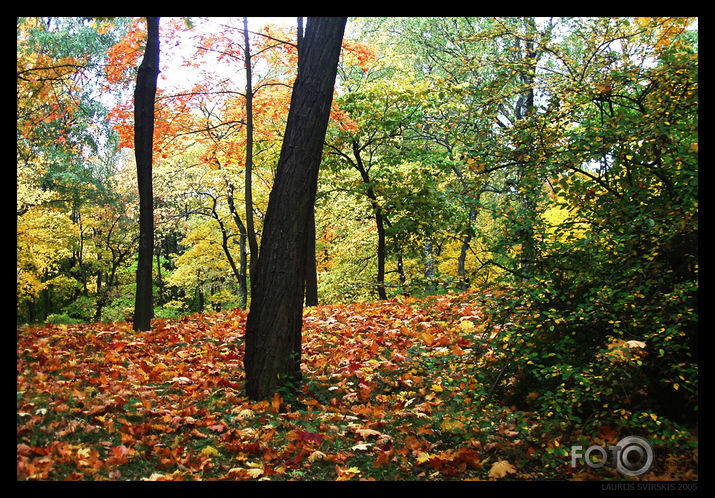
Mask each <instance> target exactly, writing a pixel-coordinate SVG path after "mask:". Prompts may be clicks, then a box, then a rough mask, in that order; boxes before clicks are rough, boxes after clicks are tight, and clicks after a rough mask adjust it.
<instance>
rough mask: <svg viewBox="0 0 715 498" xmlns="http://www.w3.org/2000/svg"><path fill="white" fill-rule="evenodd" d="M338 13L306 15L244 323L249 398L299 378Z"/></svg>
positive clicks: (340, 23)
mask: <svg viewBox="0 0 715 498" xmlns="http://www.w3.org/2000/svg"><path fill="white" fill-rule="evenodd" d="M345 22H346V18H325V17H321V18H309V19H308V22H307V26H306V29H305V34H304V36H303V40H302V42H301V46H302V47H301V53H300V55H301V56H300V58H299V61H298V76H297V78H296V80H295V84H294V85H293V94H292V97H291V104H290V109H289V112H288V120H287V123H286V128H285V134H284V139H283V146H282V148H281V154H280V159H279V160H278V166H277V169H276V177H275V182H274V185H273V189H272V190H271V194H270V197H269V200H268V208H267V211H266V217H265V221H264V226H263V233H262V237H261V247H260V252H259V255H258V261H257V262H256V265H255V269H254V270H253V271H252V272H251V287H252V289H251V307H250V311H249V313H248V319H247V322H246V339H245V348H246V350H245V357H244V366H245V370H246V392H247V394H248V396H249V398H251V399H253V400H259V399H266V398H268V397H270V396H271V395H272V394H273V393H274V392H275V391H276V389H277V388H278V387H281V386H286V387H289V386H291V385H293V386H295V383H297V382H298V381H300V379H301V373H300V358H301V331H302V326H303V298H304V289H305V268H306V265H305V258H306V251H307V247H308V244H307V237H308V230H307V227H308V224H309V220H310V217H311V211H313V209H314V202H315V194H316V190H317V182H318V170H319V167H320V159H321V154H322V150H323V142H324V140H325V132H326V129H327V126H328V119H329V117H330V106H331V104H332V100H333V87H334V85H335V76H336V74H337V65H338V59H339V57H340V48H341V44H342V38H343V32H344V30H345Z"/></svg>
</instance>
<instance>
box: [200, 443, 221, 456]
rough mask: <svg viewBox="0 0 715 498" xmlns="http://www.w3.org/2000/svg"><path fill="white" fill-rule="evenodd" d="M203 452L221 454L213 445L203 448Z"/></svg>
mask: <svg viewBox="0 0 715 498" xmlns="http://www.w3.org/2000/svg"><path fill="white" fill-rule="evenodd" d="M201 454H202V455H204V456H219V455H220V453H219V451H218V450H217V449H216V448H214V447H213V446H211V445H209V446H206V447H205V448H204V449H203V450H201Z"/></svg>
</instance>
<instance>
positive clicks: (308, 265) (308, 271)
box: [305, 209, 318, 306]
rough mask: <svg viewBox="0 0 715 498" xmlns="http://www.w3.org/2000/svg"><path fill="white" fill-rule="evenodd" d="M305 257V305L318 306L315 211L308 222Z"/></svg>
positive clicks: (311, 213)
mask: <svg viewBox="0 0 715 498" xmlns="http://www.w3.org/2000/svg"><path fill="white" fill-rule="evenodd" d="M306 242H307V244H308V247H307V248H306V255H305V256H306V257H305V305H306V306H317V305H318V268H317V266H316V262H315V210H314V209H311V212H310V220H309V221H308V240H307V241H306Z"/></svg>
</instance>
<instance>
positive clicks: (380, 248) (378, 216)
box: [353, 141, 387, 301]
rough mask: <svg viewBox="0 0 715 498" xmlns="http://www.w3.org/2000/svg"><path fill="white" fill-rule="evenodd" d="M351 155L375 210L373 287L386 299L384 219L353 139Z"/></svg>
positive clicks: (357, 146)
mask: <svg viewBox="0 0 715 498" xmlns="http://www.w3.org/2000/svg"><path fill="white" fill-rule="evenodd" d="M353 156H354V157H355V162H354V163H353V165H354V166H355V169H357V170H358V172H359V173H360V177H361V178H362V181H363V183H364V184H365V185H366V186H367V192H366V195H367V197H368V199H370V203H371V204H372V210H373V211H374V212H375V226H376V228H377V285H376V286H375V288H376V290H377V295H378V297H379V298H380V299H381V300H383V301H384V300H386V299H387V293H386V292H385V257H386V254H387V250H386V245H385V219H384V216H383V213H382V208H381V207H380V203H379V202H378V201H377V195H375V190H374V189H373V188H372V182H371V181H370V174H369V172H368V169H369V168H365V165H364V163H363V161H362V156H361V155H360V147H359V145H358V143H357V142H355V141H353Z"/></svg>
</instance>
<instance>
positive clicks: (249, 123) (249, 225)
mask: <svg viewBox="0 0 715 498" xmlns="http://www.w3.org/2000/svg"><path fill="white" fill-rule="evenodd" d="M243 41H244V44H245V46H244V49H243V54H244V58H245V59H246V177H245V178H246V182H245V183H246V185H245V188H246V198H245V199H246V235H247V237H248V250H249V253H250V255H249V257H250V262H249V265H248V267H249V271H250V278H251V286H253V272H254V270H255V267H256V261H258V241H257V239H256V229H255V227H254V224H253V82H252V76H253V75H252V71H251V45H250V40H249V38H248V18H246V17H244V18H243Z"/></svg>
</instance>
